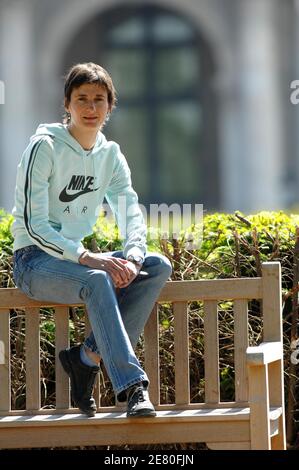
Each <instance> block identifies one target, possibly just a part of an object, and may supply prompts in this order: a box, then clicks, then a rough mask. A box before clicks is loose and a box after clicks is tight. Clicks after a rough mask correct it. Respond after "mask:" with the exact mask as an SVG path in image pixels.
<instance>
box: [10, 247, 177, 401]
mask: <svg viewBox="0 0 299 470" xmlns="http://www.w3.org/2000/svg"><path fill="white" fill-rule="evenodd" d="M107 254H108V253H107ZM109 254H110V255H111V256H116V257H123V254H122V252H121V251H117V252H113V253H109ZM142 270H143V271H146V272H147V273H148V276H142V277H141V276H138V277H137V278H136V279H134V281H133V282H132V283H131V284H130V285H129V286H128V287H125V288H123V289H119V290H118V292H117V293H116V290H115V288H114V284H113V282H112V280H111V277H110V275H109V274H107V273H106V272H105V271H101V270H98V269H93V268H89V267H88V266H83V265H81V264H77V263H73V262H72V261H67V260H60V259H58V258H55V257H53V256H50V255H48V254H47V253H46V252H44V251H43V250H41V249H40V248H38V247H37V246H35V245H31V246H27V247H25V248H21V249H20V250H17V251H16V252H15V254H14V280H15V283H16V285H17V286H18V287H19V288H20V289H21V290H22V291H23V292H24V293H25V294H27V295H28V296H29V297H31V298H32V299H36V300H43V301H49V302H58V303H64V304H71V303H83V304H85V305H86V308H87V312H88V317H89V321H90V324H91V329H92V333H91V334H90V336H89V337H88V338H86V340H85V343H84V344H85V345H86V346H87V347H88V348H89V349H91V350H92V351H94V352H96V353H97V354H99V355H100V356H101V358H102V359H103V362H104V364H105V367H106V370H107V373H108V375H109V377H110V380H111V382H112V386H113V390H114V392H115V393H116V394H119V393H120V392H122V391H123V390H125V389H127V388H128V387H130V386H131V385H133V384H135V383H138V382H141V381H148V377H147V375H146V373H145V372H144V370H143V369H142V367H141V365H140V363H139V361H138V359H137V358H136V355H135V353H134V348H135V346H136V344H137V341H138V338H139V336H140V334H141V332H142V331H143V328H144V325H145V323H146V321H147V319H148V317H149V315H150V312H151V310H152V308H153V306H154V304H155V301H156V300H157V298H158V296H159V293H160V291H161V289H162V287H163V286H164V284H165V282H166V281H167V279H168V277H169V276H170V274H171V265H170V262H169V261H168V259H167V258H166V257H165V256H163V255H160V254H157V253H148V254H147V255H146V257H145V260H144V264H143V268H142Z"/></svg>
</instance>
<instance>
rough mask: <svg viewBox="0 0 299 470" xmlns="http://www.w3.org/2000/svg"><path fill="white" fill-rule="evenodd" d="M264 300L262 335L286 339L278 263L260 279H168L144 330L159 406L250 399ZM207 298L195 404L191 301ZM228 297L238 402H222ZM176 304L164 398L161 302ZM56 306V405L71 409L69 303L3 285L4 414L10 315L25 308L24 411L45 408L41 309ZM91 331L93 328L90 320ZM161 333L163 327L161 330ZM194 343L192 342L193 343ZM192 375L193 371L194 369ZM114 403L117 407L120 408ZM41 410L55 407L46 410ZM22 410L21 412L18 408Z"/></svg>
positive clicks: (0, 379) (0, 389) (0, 390)
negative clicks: (200, 395) (253, 340)
mask: <svg viewBox="0 0 299 470" xmlns="http://www.w3.org/2000/svg"><path fill="white" fill-rule="evenodd" d="M251 300H259V301H260V305H262V309H261V310H262V312H261V314H262V321H263V326H262V338H260V340H261V341H262V340H263V341H282V322H281V285H280V264H279V263H278V262H273V263H264V264H263V267H262V277H260V278H233V279H217V280H196V281H173V282H168V283H167V284H166V285H165V287H164V289H163V291H162V292H161V295H160V297H159V301H158V303H157V304H156V307H155V308H154V310H153V312H152V314H151V317H150V319H149V321H148V323H147V325H146V328H145V331H144V345H145V347H144V363H145V368H146V371H147V373H148V375H149V378H150V382H151V386H150V394H151V399H152V401H153V402H154V404H155V405H156V407H157V409H174V408H180V409H188V408H198V407H200V408H201V407H203V408H204V407H211V405H212V407H216V408H217V407H220V406H221V407H223V406H227V407H232V406H236V407H237V406H244V405H246V403H247V402H248V379H247V365H246V354H245V353H246V348H247V346H248V345H249V344H248V338H249V326H248V325H249V323H248V302H249V301H251ZM195 301H197V302H198V301H200V302H202V303H203V304H201V305H202V307H201V308H203V316H200V315H199V317H200V318H199V321H203V323H204V345H203V361H204V370H205V374H204V377H202V379H204V402H201V403H196V402H195V401H194V400H193V399H191V397H190V367H189V364H190V354H191V352H190V335H189V314H190V303H192V302H193V303H194V302H195ZM220 301H221V302H223V301H229V302H232V304H231V305H232V306H233V338H231V339H230V341H231V342H232V343H233V350H234V355H233V358H232V360H233V361H234V364H233V369H234V380H235V392H234V397H235V398H234V401H233V402H229V403H223V402H221V400H220V395H221V394H220V380H219V375H220V367H219V329H218V308H219V302H220ZM163 303H164V304H165V303H171V304H172V312H173V322H172V324H171V325H172V328H173V329H174V341H173V343H174V344H173V349H174V375H175V403H163V404H160V395H161V393H160V392H161V390H160V386H161V384H160V363H159V358H160V353H159V335H160V333H161V325H159V318H158V312H159V308H160V307H159V304H163ZM44 307H53V308H55V326H56V328H55V331H56V334H55V346H56V348H55V349H56V360H55V369H56V410H52V412H53V413H57V412H62V411H64V412H70V398H69V397H70V393H69V381H68V378H67V376H66V374H65V373H64V372H63V370H62V367H61V365H60V363H59V360H58V353H59V351H60V350H61V349H63V348H65V347H68V345H69V307H70V306H69V305H53V304H51V303H49V302H36V301H33V300H31V299H29V298H28V297H26V296H25V295H24V294H23V293H22V292H20V291H19V290H18V289H10V288H8V289H0V414H1V415H7V414H15V413H16V411H15V410H12V409H11V384H10V380H11V361H10V334H11V333H10V313H11V310H12V309H24V310H25V319H26V323H25V329H26V334H25V349H26V371H27V373H26V410H24V411H22V413H25V414H26V413H29V414H30V413H32V412H33V410H34V412H35V413H36V410H40V407H41V393H40V390H41V387H40V380H41V378H40V360H39V358H40V324H39V311H40V308H44ZM86 329H87V330H88V329H89V324H88V321H87V322H86ZM159 331H160V333H159ZM192 347H193V346H192ZM191 373H192V370H191ZM99 390H100V389H98V390H97V391H96V401H97V403H98V405H99V411H105V412H106V411H110V410H111V407H106V406H105V407H104V406H101V397H100V393H99ZM114 409H115V408H114ZM39 412H40V413H43V412H47V413H49V410H40V411H39ZM19 413H20V412H19V411H18V414H19Z"/></svg>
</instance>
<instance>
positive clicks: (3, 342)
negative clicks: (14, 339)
mask: <svg viewBox="0 0 299 470" xmlns="http://www.w3.org/2000/svg"><path fill="white" fill-rule="evenodd" d="M0 313H1V314H0V384H1V393H0V410H2V411H10V408H11V404H10V403H11V401H10V400H11V394H10V324H9V323H10V314H9V311H7V310H4V311H1V312H0Z"/></svg>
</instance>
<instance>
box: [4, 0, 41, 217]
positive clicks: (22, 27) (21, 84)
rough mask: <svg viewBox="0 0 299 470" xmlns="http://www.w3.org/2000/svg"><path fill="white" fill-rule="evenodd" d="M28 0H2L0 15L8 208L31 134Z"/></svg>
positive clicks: (31, 55) (29, 15)
mask: <svg viewBox="0 0 299 470" xmlns="http://www.w3.org/2000/svg"><path fill="white" fill-rule="evenodd" d="M31 6H32V3H31V2H30V1H27V0H23V1H22V2H4V4H3V5H2V6H1V15H0V73H1V77H0V80H3V81H4V84H5V104H3V105H0V108H1V109H0V119H1V123H0V137H1V139H0V155H1V159H0V207H4V208H5V209H6V210H8V211H11V209H12V207H13V201H14V187H15V177H16V169H17V164H18V162H19V160H20V158H21V155H22V152H23V151H24V149H25V147H26V145H27V143H28V137H29V136H30V135H31V134H32V119H31V112H32V106H33V105H32V103H33V101H32V95H33V84H32V80H31V66H32V63H33V60H34V57H33V52H32V51H33V44H32V24H31V18H32V11H31Z"/></svg>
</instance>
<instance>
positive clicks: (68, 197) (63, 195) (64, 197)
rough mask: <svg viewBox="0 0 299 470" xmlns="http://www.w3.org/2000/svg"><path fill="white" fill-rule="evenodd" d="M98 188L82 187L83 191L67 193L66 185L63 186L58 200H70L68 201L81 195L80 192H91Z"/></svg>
mask: <svg viewBox="0 0 299 470" xmlns="http://www.w3.org/2000/svg"><path fill="white" fill-rule="evenodd" d="M98 189H100V188H96V189H83V191H79V192H78V193H75V194H68V193H67V186H66V187H65V188H63V190H62V191H61V193H60V194H59V200H60V201H61V202H70V201H73V200H74V199H77V197H79V196H82V194H87V193H92V192H93V191H97V190H98Z"/></svg>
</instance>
